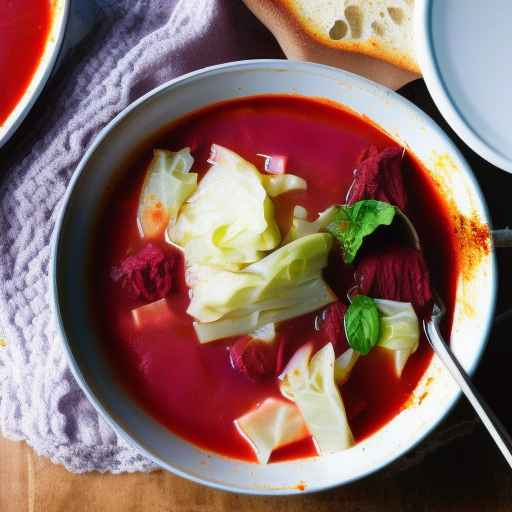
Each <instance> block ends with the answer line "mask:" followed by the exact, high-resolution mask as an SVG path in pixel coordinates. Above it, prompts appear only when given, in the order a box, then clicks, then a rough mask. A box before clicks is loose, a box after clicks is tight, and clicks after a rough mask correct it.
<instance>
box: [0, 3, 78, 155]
mask: <svg viewBox="0 0 512 512" xmlns="http://www.w3.org/2000/svg"><path fill="white" fill-rule="evenodd" d="M0 1H4V0H0ZM69 3H70V0H54V1H53V2H52V10H53V13H52V20H51V26H50V31H49V34H48V38H47V40H46V45H45V49H44V52H43V55H42V57H41V60H40V61H39V64H38V66H37V69H36V71H35V73H34V75H33V76H32V80H31V81H30V83H29V85H28V87H27V89H26V90H25V92H24V94H23V96H22V97H21V99H20V101H19V102H18V104H17V105H16V106H15V107H14V110H13V111H12V112H11V113H10V114H9V117H8V118H7V119H6V120H5V121H4V122H3V123H0V148H1V147H2V146H3V145H4V144H5V143H6V142H7V141H8V140H9V139H10V138H11V136H12V135H13V134H14V132H15V131H16V130H17V129H18V127H19V126H20V124H21V123H22V122H23V120H24V119H25V117H26V116H27V114H28V113H29V112H30V109H31V108H32V106H33V105H34V103H35V102H36V100H37V98H38V97H39V95H40V94H41V92H42V90H43V89H44V86H45V85H46V82H47V81H48V78H49V77H50V75H51V72H52V70H53V66H54V65H55V61H56V60H57V57H58V55H59V52H60V49H61V46H62V41H63V39H64V32H65V30H66V24H67V20H68V12H69Z"/></svg>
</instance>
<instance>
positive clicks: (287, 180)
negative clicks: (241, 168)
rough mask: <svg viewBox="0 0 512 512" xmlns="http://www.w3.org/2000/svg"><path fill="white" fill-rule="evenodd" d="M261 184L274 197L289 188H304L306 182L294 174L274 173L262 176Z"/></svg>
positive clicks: (289, 189) (305, 187)
mask: <svg viewBox="0 0 512 512" xmlns="http://www.w3.org/2000/svg"><path fill="white" fill-rule="evenodd" d="M262 180H263V186H264V187H265V190H266V191H267V194H268V195H269V196H270V197H276V196H279V195H281V194H284V193H285V192H290V191H291V190H306V189H307V188H308V183H307V181H306V180H305V179H304V178H301V177H299V176H295V174H274V175H265V176H262Z"/></svg>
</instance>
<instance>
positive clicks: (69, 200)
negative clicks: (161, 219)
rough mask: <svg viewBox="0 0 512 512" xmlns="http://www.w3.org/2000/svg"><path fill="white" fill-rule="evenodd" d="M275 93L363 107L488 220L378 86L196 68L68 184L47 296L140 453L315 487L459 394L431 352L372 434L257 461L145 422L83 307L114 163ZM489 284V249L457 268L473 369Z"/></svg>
mask: <svg viewBox="0 0 512 512" xmlns="http://www.w3.org/2000/svg"><path fill="white" fill-rule="evenodd" d="M272 93H294V94H301V95H306V96H316V97H323V98H328V99H329V100H332V101H335V102H338V103H340V104H344V105H346V106H348V107H349V108H350V109H352V110H353V111H355V112H359V113H360V114H362V115H364V116H367V117H368V118H369V119H371V120H372V121H374V122H375V123H376V124H378V125H380V126H381V127H382V128H383V129H384V130H385V131H386V132H388V134H390V135H391V136H392V137H394V138H395V139H397V140H398V141H399V142H400V143H401V144H404V145H406V146H408V147H409V148H410V149H411V150H412V151H413V152H414V153H415V155H416V156H417V157H418V158H419V159H420V160H421V162H423V164H424V165H425V166H426V168H427V169H428V171H429V173H430V174H432V176H434V178H435V179H436V181H437V182H438V183H439V184H440V187H441V189H442V191H443V193H444V194H446V195H448V197H449V200H450V201H452V202H453V203H454V204H455V205H456V207H457V209H458V210H459V211H460V212H461V213H463V214H466V215H473V216H478V217H479V218H480V219H481V221H482V222H484V223H487V222H488V214H487V210H486V207H485V204H484V201H483V198H482V194H481V192H480V190H479V188H478V185H477V184H476V181H475V179H474V177H473V175H472V172H471V170H470V168H469V167H468V165H467V163H466V162H465V161H464V159H463V158H462V156H461V155H460V153H459V151H458V150H457V149H456V147H455V146H454V145H453V144H452V142H451V141H450V140H449V138H448V137H447V136H446V135H445V133H444V132H443V131H441V129H440V128H439V127H438V126H437V125H436V124H435V123H434V122H433V121H432V120H431V119H430V118H429V117H427V116H426V115H425V114H423V113H422V112H421V111H420V110H419V109H417V108H416V107H415V106H414V105H412V104H411V103H409V102H408V101H407V100H405V99H404V98H402V97H401V96H399V95H397V94H396V93H394V92H392V91H390V90H388V89H386V88H384V87H382V86H379V85H377V84H374V83H372V82H370V81H368V80H366V79H364V78H361V77H359V76H356V75H353V74H350V73H347V72H343V71H340V70H338V69H334V68H330V67H326V66H321V65H316V64H309V63H303V62H293V61H279V60H259V61H245V62H235V63H229V64H225V65H220V66H214V67H210V68H206V69H202V70H199V71H196V72H194V73H190V74H188V75H185V76H182V77H180V78H178V79H176V80H173V81H171V82H168V83H166V84H164V85H162V86H161V87H158V88H157V89H155V90H153V91H151V92H150V93H148V94H146V95H145V96H143V97H142V98H140V99H139V100H137V101H136V102H134V103H133V104H132V105H130V106H129V107H128V108H127V109H126V110H124V111H123V112H122V113H121V114H119V115H118V116H117V117H116V118H115V119H114V120H113V121H112V122H111V123H110V124H109V125H108V126H107V127H105V128H104V129H103V130H102V131H101V133H100V134H99V135H98V137H97V138H96V140H95V142H94V143H93V144H92V145H91V147H90V148H89V150H88V151H87V153H86V155H85V156H84V158H83V159H82V161H81V163H80V165H79V167H78V169H77V171H76V172H75V174H74V176H73V180H72V183H71V185H70V186H69V189H68V191H67V194H66V198H65V202H64V208H63V210H62V213H61V216H60V220H59V222H58V225H57V230H56V237H55V244H54V249H53V255H52V273H53V276H52V287H53V292H52V293H53V301H54V306H55V312H56V317H57V321H58V325H59V326H60V330H61V332H62V335H63V337H64V340H65V347H66V350H67V353H68V356H69V362H70V366H71V369H72V371H73V374H74V375H75V377H76V379H77V381H78V382H79V383H80V385H81V386H82V388H83V390H84V391H85V393H86V394H87V396H88V397H89V399H90V400H91V402H92V403H93V404H94V405H95V407H96V408H97V409H98V411H99V412H100V413H101V414H102V415H103V416H104V417H105V418H106V419H107V420H108V421H109V422H110V424H111V425H112V426H113V428H114V429H115V430H116V431H117V432H118V433H119V434H120V435H121V436H122V437H124V438H125V439H127V440H128V441H129V442H130V443H131V444H132V445H133V446H134V447H136V448H137V449H138V450H139V451H140V452H141V453H143V454H144V455H146V456H147V457H148V458H150V459H152V460H153V461H155V462H156V463H157V464H159V465H160V466H162V467H163V468H165V469H167V470H169V471H172V472H173V473H176V474H178V475H181V476H184V477H186V478H189V479H191V480H194V481H196V482H200V483H202V484H205V485H209V486H212V487H216V488H220V489H225V490H229V491H234V492H238V493H250V494H291V493H298V492H303V491H302V489H304V490H305V491H317V490H321V489H326V488H329V487H333V486H337V485H340V484H344V483H347V482H350V481H352V480H355V479H358V478H361V477H363V476H365V475H367V474H369V473H371V472H373V471H375V470H377V469H379V468H381V467H383V466H385V465H386V464H389V463H390V462H391V461H393V460H394V459H396V458H397V457H399V456H400V455H402V454H404V453H405V452H406V451H407V450H409V449H410V448H411V447H412V446H414V445H415V444H416V443H417V442H418V441H420V440H421V439H422V438H423V437H424V436H425V435H426V434H427V433H428V432H430V430H432V428H433V427H434V426H435V425H437V423H438V422H439V421H440V420H441V419H442V418H443V417H444V416H445V415H446V413H447V412H448V410H449V409H450V407H451V406H452V405H453V403H454V401H455V399H456V398H457V397H458V396H459V391H458V389H457V387H456V385H455V384H454V382H453V381H452V379H451V378H450V376H449V375H448V374H447V373H446V371H445V370H444V368H443V367H442V366H441V364H440V362H439V361H438V360H437V359H436V358H434V359H433V361H432V363H431V365H430V366H429V368H428V370H427V372H426V374H425V376H424V377H423V378H422V380H421V382H420V384H419V386H418V388H417V389H416V390H415V391H414V393H413V399H412V400H411V402H410V406H409V407H407V408H406V409H405V410H404V411H403V412H401V413H400V414H399V415H398V416H396V417H395V418H394V419H393V420H392V421H390V422H389V423H388V424H387V425H386V426H385V427H383V428H382V429H381V430H379V431H378V432H376V433H375V434H374V435H372V436H370V437H369V438H368V439H366V440H364V441H363V442H361V443H359V444H357V445H356V446H355V447H353V448H351V449H350V450H347V451H344V452H341V453H337V454H335V455H331V456H327V457H321V458H318V457H317V458H311V459H305V460H299V461H292V462H283V463H276V464H270V465H267V466H259V465H256V464H252V463H246V462H240V461H236V460H231V459H227V458H224V457H221V456H218V455H216V454H211V453H207V452H205V451H204V450H202V449H199V448H197V447H196V446H194V445H192V444H190V443H189V442H187V441H184V440H182V439H181V438H179V437H178V436H176V435H174V434H173V433H172V432H170V431H168V430H167V429H166V428H165V427H163V426H162V425H161V424H159V423H158V422H157V421H155V420H153V419H152V418H151V417H150V416H149V415H148V414H147V413H146V412H145V411H144V410H142V409H141V408H140V407H139V406H138V405H137V404H136V403H135V402H134V401H133V399H132V398H131V397H130V396H129V394H128V393H127V392H126V391H124V389H123V388H122V387H121V386H120V385H119V384H118V383H117V382H116V381H115V379H114V378H113V376H112V370H111V369H110V366H109V363H108V362H107V360H106V359H105V357H104V356H103V355H102V350H101V340H100V339H99V338H98V337H97V335H96V333H95V331H94V328H93V327H92V325H93V319H92V318H91V316H90V313H89V311H88V309H87V307H86V306H85V302H86V301H85V290H86V289H87V282H86V273H85V261H86V258H85V256H84V255H86V254H88V251H89V244H90V234H91V233H92V231H93V228H94V219H95V214H96V213H97V210H98V203H99V202H100V199H101V193H100V191H102V190H105V188H106V187H107V185H108V183H110V182H111V180H112V178H113V177H114V176H115V175H118V173H120V172H122V169H121V167H122V163H123V160H124V159H125V157H126V155H127V154H128V153H129V152H130V151H131V150H132V149H133V148H134V147H135V146H137V145H138V144H139V143H140V142H141V141H142V140H144V139H146V138H147V137H148V136H150V135H151V134H153V133H155V132H156V131H158V130H159V129H160V128H161V127H162V126H164V125H166V124H168V123H169V122H170V121H172V120H174V119H177V118H180V117H181V116H183V115H184V114H186V113H188V112H190V111H193V110H196V109H198V108H201V107H204V106H206V105H209V104H211V103H215V102H218V101H222V100H226V99H230V98H237V97H241V96H249V95H257V94H272ZM495 288H496V283H495V262H494V255H493V253H492V252H491V253H490V254H487V255H486V256H484V257H482V259H481V260H480V261H479V264H478V265H477V266H476V268H474V270H473V272H472V274H471V275H469V276H466V278H462V277H461V279H460V282H459V286H458V292H457V304H456V311H455V319H454V326H453V336H452V341H451V343H452V348H453V350H454V352H455V354H456V355H457V357H458V358H459V360H460V362H461V364H462V365H463V366H464V368H465V369H466V370H467V371H469V372H471V371H472V370H473V369H474V368H475V366H476V364H477V362H478V360H479V358H480V356H481V354H482V351H483V349H484V346H485V340H486V336H487V332H488V329H489V325H490V320H491V318H492V314H493V308H494V297H495ZM191 406H193V405H191Z"/></svg>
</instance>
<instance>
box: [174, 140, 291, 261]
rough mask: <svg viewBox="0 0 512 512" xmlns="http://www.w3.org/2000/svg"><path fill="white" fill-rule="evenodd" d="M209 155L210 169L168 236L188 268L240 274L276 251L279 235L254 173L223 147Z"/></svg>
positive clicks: (271, 209)
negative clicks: (206, 268)
mask: <svg viewBox="0 0 512 512" xmlns="http://www.w3.org/2000/svg"><path fill="white" fill-rule="evenodd" d="M212 152H213V153H214V155H215V158H214V160H213V165H212V166H211V167H210V169H209V170H208V172H207V173H206V174H205V176H204V177H203V178H202V180H201V182H200V183H199V186H198V187H197V190H196V191H195V193H194V194H193V195H192V196H191V197H189V198H188V200H187V202H186V203H185V205H184V206H183V208H182V210H181V212H180V215H179V217H178V219H177V221H176V224H175V225H172V226H169V229H168V231H167V236H168V238H169V240H171V241H172V242H173V243H175V244H177V245H178V246H180V247H182V248H183V249H184V251H185V258H186V261H187V265H192V264H200V265H211V266H215V267H219V268H222V269H226V270H240V269H242V268H243V267H244V266H246V265H248V264H250V263H254V262H255V261H258V260H259V259H261V258H262V257H263V256H265V254H266V252H267V251H271V250H272V249H275V248H276V247H277V246H278V245H279V244H280V242H281V234H280V232H279V228H278V226H277V224H276V221H275V218H274V205H273V203H272V200H271V199H270V197H269V195H268V194H267V191H266V190H265V187H264V185H263V181H262V175H261V174H260V173H259V172H258V170H257V169H256V167H254V165H252V164H251V163H249V162H247V161H246V160H244V159H243V158H241V157H240V156H238V155H237V154H236V153H234V152H233V151H230V150H229V149H226V148H224V147H222V146H218V145H213V146H212Z"/></svg>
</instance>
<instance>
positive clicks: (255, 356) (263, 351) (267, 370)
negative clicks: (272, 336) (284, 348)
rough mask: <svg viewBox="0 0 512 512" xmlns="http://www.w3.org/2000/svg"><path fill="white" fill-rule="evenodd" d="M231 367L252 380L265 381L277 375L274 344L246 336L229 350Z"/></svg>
mask: <svg viewBox="0 0 512 512" xmlns="http://www.w3.org/2000/svg"><path fill="white" fill-rule="evenodd" d="M229 357H230V361H231V366H232V367H233V368H234V369H235V370H237V371H238V372H240V373H241V374H243V375H245V376H247V377H248V378H249V379H251V380H264V379H267V378H269V377H274V376H275V373H276V348H275V344H274V343H269V342H266V341H261V340H257V339H254V338H251V337H249V336H245V337H243V338H241V339H239V340H238V341H236V342H235V343H234V344H233V345H231V347H230V349H229Z"/></svg>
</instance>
